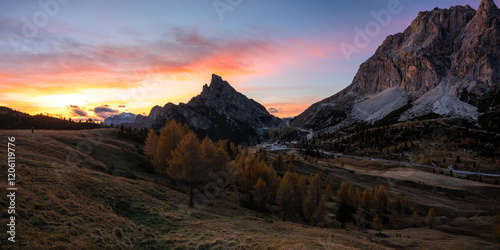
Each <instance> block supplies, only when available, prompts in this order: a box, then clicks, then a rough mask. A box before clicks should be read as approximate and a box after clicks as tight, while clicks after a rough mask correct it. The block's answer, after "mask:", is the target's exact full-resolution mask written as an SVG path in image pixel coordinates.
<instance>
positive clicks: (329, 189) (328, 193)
mask: <svg viewBox="0 0 500 250" xmlns="http://www.w3.org/2000/svg"><path fill="white" fill-rule="evenodd" d="M332 196H333V190H332V186H330V184H327V185H326V188H325V197H326V201H329V200H330V199H331V198H332Z"/></svg>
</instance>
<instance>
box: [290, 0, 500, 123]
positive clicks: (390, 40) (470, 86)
mask: <svg viewBox="0 0 500 250" xmlns="http://www.w3.org/2000/svg"><path fill="white" fill-rule="evenodd" d="M499 45H500V12H499V10H498V7H497V6H496V5H495V3H494V2H493V0H482V1H481V4H480V6H479V8H478V10H477V11H476V10H474V9H472V8H471V7H470V6H468V5H467V6H465V7H464V6H455V7H451V8H450V9H438V8H436V9H434V10H432V11H425V12H420V13H419V14H418V16H417V18H415V20H414V21H413V22H412V23H411V25H410V26H409V27H408V28H407V29H406V30H405V31H404V32H402V33H398V34H395V35H391V36H388V37H387V38H386V39H385V41H384V42H383V43H382V45H381V46H380V47H379V48H378V49H377V51H376V52H375V54H374V55H373V56H372V57H370V58H369V59H368V60H367V61H366V62H364V63H363V64H361V66H360V67H359V70H358V72H357V74H356V76H355V77H354V79H353V81H352V83H351V84H350V85H349V86H348V87H347V88H345V89H344V90H342V91H341V92H339V93H337V94H336V95H334V96H332V97H329V98H327V99H325V100H322V101H320V102H318V103H315V104H313V105H312V106H311V107H310V108H309V109H307V110H306V111H305V112H304V113H302V114H301V115H299V116H298V117H296V118H295V119H294V120H293V121H292V123H291V124H292V125H295V126H299V127H303V128H311V129H316V130H319V129H324V128H338V127H342V126H345V125H347V124H350V123H352V122H355V121H357V120H363V121H374V120H377V119H381V118H383V116H382V115H384V114H385V115H387V112H389V113H390V111H391V109H392V110H395V109H398V108H400V107H401V106H404V105H406V103H404V102H400V103H399V104H398V105H394V103H391V102H387V103H388V105H390V106H380V109H384V110H385V111H386V112H382V113H380V112H378V113H380V115H378V116H374V115H375V113H377V111H379V110H373V111H369V110H359V109H360V107H363V106H366V103H364V105H360V103H361V102H370V100H371V102H376V103H382V102H381V101H380V100H378V101H377V100H375V99H377V98H379V99H380V98H383V97H381V96H386V94H385V95H380V94H381V92H383V91H384V90H387V89H390V88H399V89H401V90H403V91H404V92H405V93H403V94H402V95H401V96H396V98H397V99H401V97H402V96H403V95H408V97H409V98H408V100H409V101H410V102H411V100H416V99H419V98H422V97H424V96H425V97H424V98H429V96H438V95H437V94H430V95H425V94H426V93H429V92H430V91H432V90H434V89H435V88H436V87H437V86H439V85H441V84H444V85H446V86H442V87H440V90H439V91H441V89H448V85H451V87H450V88H449V89H450V91H451V92H453V94H454V97H456V98H458V97H460V96H463V95H462V93H463V92H467V93H472V94H475V95H483V94H485V93H487V92H488V91H490V92H491V91H492V89H491V88H494V89H495V90H496V88H497V87H496V85H495V83H497V82H499V80H500V79H499V78H500V76H499V72H500V60H499V56H500V53H499V49H500V46H499ZM394 93H397V92H394ZM391 97H394V96H391ZM452 97H453V96H450V97H449V98H448V99H446V100H440V101H450V102H452V103H450V105H451V106H452V105H459V106H461V107H459V108H458V110H468V111H471V110H473V108H471V107H469V106H467V105H469V104H466V103H460V102H457V101H456V100H454V98H452ZM449 99H450V100H449ZM433 101H437V99H436V100H421V101H420V102H415V103H414V104H415V105H413V106H412V110H409V111H408V112H407V114H405V115H404V116H403V118H402V119H411V118H414V117H415V116H416V115H417V114H418V115H423V114H425V112H436V113H439V114H441V115H460V116H464V115H467V114H464V113H463V112H462V113H460V112H455V111H454V110H455V109H454V108H453V107H451V106H450V105H445V106H447V107H448V106H450V107H449V108H448V109H446V110H445V109H440V110H434V109H426V111H425V112H424V111H422V110H423V107H419V106H418V104H419V103H426V105H429V103H431V104H432V102H433ZM358 111H361V113H362V114H363V115H359V114H360V112H358ZM474 115H476V114H471V116H472V117H473V118H474ZM365 117H371V119H370V120H366V119H365Z"/></svg>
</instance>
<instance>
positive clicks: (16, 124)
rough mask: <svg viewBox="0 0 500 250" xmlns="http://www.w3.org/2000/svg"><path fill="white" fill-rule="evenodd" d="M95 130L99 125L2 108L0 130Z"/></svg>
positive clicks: (0, 110)
mask: <svg viewBox="0 0 500 250" xmlns="http://www.w3.org/2000/svg"><path fill="white" fill-rule="evenodd" d="M32 127H33V128H35V129H56V130H74V129H93V128H99V124H97V123H88V122H72V121H68V120H63V119H59V118H55V117H50V116H46V115H42V114H39V115H29V114H26V113H22V112H19V111H15V110H13V109H10V108H7V107H2V106H0V129H31V128H32Z"/></svg>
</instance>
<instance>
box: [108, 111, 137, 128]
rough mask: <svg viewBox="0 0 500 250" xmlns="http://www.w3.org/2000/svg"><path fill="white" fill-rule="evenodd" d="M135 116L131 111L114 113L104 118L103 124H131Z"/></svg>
mask: <svg viewBox="0 0 500 250" xmlns="http://www.w3.org/2000/svg"><path fill="white" fill-rule="evenodd" d="M136 117H137V115H136V114H132V113H126V112H124V113H121V114H119V115H114V116H110V117H108V118H106V119H104V122H103V123H104V124H105V125H111V124H113V125H122V124H126V125H127V124H131V123H133V122H134V121H135V118H136Z"/></svg>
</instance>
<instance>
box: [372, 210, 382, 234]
mask: <svg viewBox="0 0 500 250" xmlns="http://www.w3.org/2000/svg"><path fill="white" fill-rule="evenodd" d="M373 227H374V228H375V229H377V230H380V229H381V228H382V220H381V219H380V217H379V216H378V214H377V215H375V218H373Z"/></svg>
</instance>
